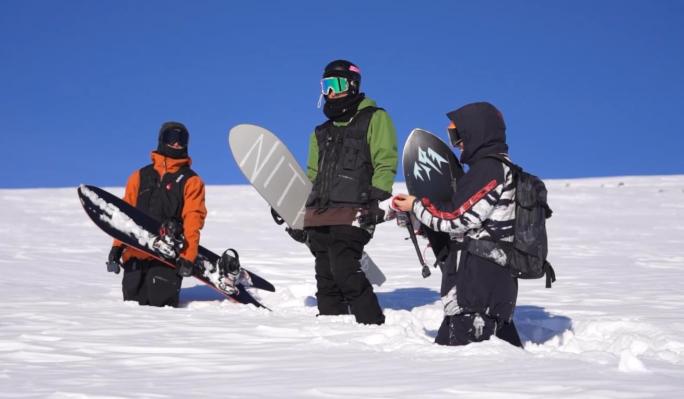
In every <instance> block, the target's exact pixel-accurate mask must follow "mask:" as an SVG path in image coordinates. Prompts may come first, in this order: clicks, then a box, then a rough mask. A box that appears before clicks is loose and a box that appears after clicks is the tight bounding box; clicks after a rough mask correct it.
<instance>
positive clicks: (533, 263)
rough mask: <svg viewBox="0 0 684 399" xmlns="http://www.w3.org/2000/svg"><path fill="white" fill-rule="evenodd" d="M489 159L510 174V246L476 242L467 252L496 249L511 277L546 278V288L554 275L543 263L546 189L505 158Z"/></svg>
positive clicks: (547, 212)
mask: <svg viewBox="0 0 684 399" xmlns="http://www.w3.org/2000/svg"><path fill="white" fill-rule="evenodd" d="M489 157H490V158H496V159H498V160H500V161H501V162H503V163H505V164H506V165H508V167H509V168H511V171H512V173H513V180H514V182H515V191H516V193H515V227H514V232H513V243H506V242H496V243H494V242H491V241H489V242H486V241H485V240H476V241H473V242H472V243H471V244H476V245H469V246H468V249H469V250H470V252H473V253H474V254H475V255H485V253H486V254H487V255H488V254H491V253H492V252H491V251H492V250H494V249H495V248H499V249H502V250H503V251H504V252H505V254H506V264H505V265H503V266H506V267H508V268H509V270H510V272H511V274H512V275H513V276H514V277H517V278H523V279H536V278H541V277H543V276H544V275H546V288H551V283H552V282H554V281H556V273H555V272H554V270H553V267H551V264H550V263H549V262H548V261H547V260H546V256H547V255H548V240H547V236H546V219H548V218H550V217H551V214H552V213H553V211H551V208H549V205H548V203H547V201H546V195H547V191H546V186H545V185H544V182H543V181H542V180H541V179H540V178H538V177H537V176H534V175H531V174H529V173H527V172H525V171H524V170H523V169H522V168H521V167H520V166H518V165H516V164H514V163H513V162H511V161H510V160H509V159H508V158H506V157H505V156H503V155H491V156H489ZM471 247H472V249H474V251H473V250H471ZM487 247H489V248H487ZM485 257H488V258H489V257H490V256H485Z"/></svg>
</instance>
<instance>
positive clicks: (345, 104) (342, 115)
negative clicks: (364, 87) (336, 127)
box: [323, 93, 366, 122]
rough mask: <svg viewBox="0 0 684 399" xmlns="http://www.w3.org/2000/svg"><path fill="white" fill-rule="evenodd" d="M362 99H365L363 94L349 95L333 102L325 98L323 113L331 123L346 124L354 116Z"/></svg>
mask: <svg viewBox="0 0 684 399" xmlns="http://www.w3.org/2000/svg"><path fill="white" fill-rule="evenodd" d="M364 98H366V95H365V94H363V93H357V94H355V95H352V94H350V95H348V96H345V97H342V98H336V99H334V100H329V99H328V98H327V97H326V100H325V105H324V106H323V113H324V114H325V116H327V117H328V119H330V120H332V121H335V122H346V121H348V120H350V119H351V118H352V117H353V116H354V115H356V111H357V110H358V108H359V104H360V103H361V101H363V99H364Z"/></svg>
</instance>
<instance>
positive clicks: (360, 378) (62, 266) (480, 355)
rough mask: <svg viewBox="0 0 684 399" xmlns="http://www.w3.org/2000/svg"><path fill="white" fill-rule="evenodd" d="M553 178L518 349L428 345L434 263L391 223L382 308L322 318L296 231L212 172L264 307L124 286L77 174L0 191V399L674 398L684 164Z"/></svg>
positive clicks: (679, 369) (214, 226)
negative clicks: (378, 316)
mask: <svg viewBox="0 0 684 399" xmlns="http://www.w3.org/2000/svg"><path fill="white" fill-rule="evenodd" d="M86 183H87V182H86ZM548 185H549V191H550V203H551V206H552V208H553V209H554V211H555V214H554V217H553V218H552V219H551V220H550V222H549V223H550V226H549V234H550V240H551V242H550V260H551V262H552V263H553V264H554V266H555V268H556V272H557V275H558V281H557V283H556V284H555V286H554V288H553V289H550V290H547V289H545V288H544V284H543V282H542V281H541V280H532V281H521V283H520V296H519V300H518V307H517V309H516V322H517V323H518V326H519V329H520V332H521V335H522V336H523V337H524V339H525V341H526V342H525V350H524V351H522V350H519V349H516V348H513V347H511V346H510V345H508V344H507V343H505V342H503V341H500V340H497V339H493V340H492V341H489V342H486V343H482V344H474V345H470V346H467V347H461V348H448V347H440V346H437V345H434V344H432V341H433V339H434V336H435V334H436V330H437V327H438V326H439V323H440V321H441V317H442V312H441V306H440V302H439V296H438V292H437V290H438V286H439V273H438V272H437V271H435V272H434V273H433V276H432V277H430V278H428V279H423V278H422V277H421V276H420V267H419V265H418V263H417V260H416V258H415V253H414V252H413V248H412V247H411V246H410V243H409V242H408V241H405V240H404V238H405V234H404V230H401V229H398V228H396V226H395V225H393V224H386V225H382V226H380V227H379V228H378V231H377V232H376V237H375V239H374V240H373V241H372V242H371V244H370V245H369V246H368V247H367V251H368V252H369V253H370V254H371V255H372V257H373V258H374V259H375V261H376V262H377V263H378V265H379V266H380V267H381V268H382V269H383V270H384V272H385V273H386V275H387V278H388V281H387V282H386V283H385V285H384V286H383V287H381V288H380V289H378V292H379V298H380V301H381V303H382V305H383V307H384V309H385V313H386V315H387V324H386V325H384V326H360V325H357V324H355V323H354V321H353V319H352V318H351V316H349V317H347V316H344V317H325V318H316V317H315V314H316V307H315V299H314V296H313V295H314V293H315V281H314V276H313V259H312V257H311V255H310V254H309V253H308V252H307V251H306V249H305V247H303V246H302V245H300V244H297V243H296V242H294V241H292V240H291V239H290V238H289V237H288V236H287V235H286V234H285V233H284V232H283V231H282V228H281V227H277V226H276V225H275V224H274V223H273V221H272V220H271V216H270V215H269V212H268V207H267V206H266V204H265V203H264V202H263V201H262V200H261V199H260V197H259V196H258V195H257V194H256V192H255V191H254V190H253V189H252V188H251V187H247V186H225V187H208V189H207V206H208V208H209V216H208V219H207V224H206V227H205V229H204V230H203V235H202V243H203V245H205V246H206V247H208V248H210V249H213V250H215V251H220V250H223V249H225V248H226V247H228V246H231V247H235V248H238V249H239V250H240V254H241V259H242V261H243V264H244V265H245V266H246V267H248V268H250V269H252V270H254V271H255V272H257V273H259V274H261V275H262V276H264V277H266V278H267V279H269V280H270V281H271V282H273V283H274V284H275V285H276V288H277V290H278V291H277V292H276V293H267V292H257V293H258V295H260V297H261V299H262V300H263V302H264V303H265V304H266V305H267V306H269V307H271V308H272V309H273V312H269V311H267V310H263V309H261V310H258V309H255V308H253V307H247V306H242V305H235V304H232V303H230V302H228V301H223V300H221V298H220V297H219V296H217V294H215V293H214V292H213V291H211V290H210V289H208V288H207V287H205V286H202V285H197V283H198V282H197V281H196V280H192V279H186V281H185V282H184V288H183V291H182V294H181V301H182V302H183V307H182V308H180V309H171V308H163V309H157V308H148V307H140V306H138V305H137V304H133V303H123V302H122V301H121V300H120V284H119V280H120V278H121V277H120V275H119V276H115V275H112V274H108V273H107V272H106V269H105V265H104V262H105V258H106V256H107V253H108V250H109V246H110V240H109V239H108V238H107V237H106V236H105V235H104V234H103V233H102V232H101V231H100V230H98V229H97V228H96V227H95V226H94V225H93V224H92V223H91V222H90V220H88V218H87V216H86V215H85V213H84V212H83V210H82V209H81V207H80V204H79V203H78V199H77V196H76V189H75V188H70V189H49V190H42V189H32V190H0V271H1V272H2V273H1V275H0V397H2V398H20V397H21V398H24V397H48V398H80V397H100V398H104V397H107V398H118V397H154V398H167V397H188V396H195V397H214V396H219V395H220V396H221V397H236V398H238V397H239V398H245V397H255V398H258V397H313V398H335V397H345V398H353V397H366V398H416V397H465V398H469V397H472V398H476V397H477V398H485V397H486V398H518V397H520V398H522V397H532V398H542V397H543V398H546V397H554V398H576V397H591V398H604V397H605V398H612V397H620V398H640V397H658V398H668V397H669V398H674V397H681V395H682V392H684V309H683V305H684V289H683V288H682V285H683V284H684V225H683V224H682V222H684V176H669V177H625V178H601V179H579V180H562V181H561V180H555V181H549V182H548ZM398 191H403V190H402V186H398V187H396V188H395V192H398ZM113 192H114V193H116V194H121V189H115V190H113Z"/></svg>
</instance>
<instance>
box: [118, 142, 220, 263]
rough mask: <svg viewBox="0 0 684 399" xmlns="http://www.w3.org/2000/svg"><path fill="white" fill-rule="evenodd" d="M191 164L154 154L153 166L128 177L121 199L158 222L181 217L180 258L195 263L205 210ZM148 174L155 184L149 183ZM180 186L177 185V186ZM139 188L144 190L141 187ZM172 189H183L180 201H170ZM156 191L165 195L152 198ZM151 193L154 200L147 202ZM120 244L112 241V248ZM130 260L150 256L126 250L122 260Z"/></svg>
mask: <svg viewBox="0 0 684 399" xmlns="http://www.w3.org/2000/svg"><path fill="white" fill-rule="evenodd" d="M191 164H192V160H191V159H190V158H182V159H174V158H168V157H165V156H163V155H161V154H159V153H157V152H156V151H153V152H152V164H151V165H149V166H147V167H145V168H142V169H140V170H136V171H135V172H133V174H131V176H130V177H129V178H128V182H127V183H126V191H125V193H124V197H123V199H124V201H126V202H128V203H129V204H131V205H133V206H135V207H136V208H138V209H140V210H142V211H143V212H145V213H147V214H149V215H151V216H153V217H155V218H157V219H159V220H160V221H161V220H164V219H167V218H171V217H178V218H180V220H181V221H182V222H183V234H184V235H185V240H186V241H187V246H186V247H185V249H184V250H183V252H181V257H182V258H184V259H187V260H189V261H190V262H194V261H195V258H196V257H197V251H198V248H199V241H200V229H202V227H204V219H205V218H206V216H207V208H206V206H205V204H204V183H203V182H202V179H201V178H200V177H199V176H198V175H197V174H195V172H193V171H192V169H190V165H191ZM154 172H156V173H154ZM150 175H151V176H152V180H154V184H151V183H150V178H149V176H150ZM141 176H142V177H141ZM179 184H180V186H178V187H176V185H179ZM141 185H143V186H147V187H141ZM174 188H176V189H180V188H182V193H180V192H179V194H178V195H179V196H180V195H182V198H178V200H179V201H174V199H173V194H172V193H173V192H174ZM155 190H165V191H166V192H157V193H158V194H160V195H154V191H155ZM151 193H152V195H153V196H154V198H155V199H156V201H150V199H149V197H150V195H151ZM174 202H177V204H178V209H175V210H174V209H173V206H174V205H173V203H174ZM169 204H171V205H169ZM143 208H147V209H143ZM169 208H171V210H169ZM121 245H123V244H122V243H121V241H118V240H114V246H121ZM131 258H137V259H150V258H151V256H150V255H147V254H145V253H143V252H141V251H138V250H137V249H135V248H130V247H126V250H125V251H124V254H123V256H122V259H123V261H124V262H126V261H127V260H129V259H131Z"/></svg>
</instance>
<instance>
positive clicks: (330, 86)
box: [321, 76, 349, 96]
mask: <svg viewBox="0 0 684 399" xmlns="http://www.w3.org/2000/svg"><path fill="white" fill-rule="evenodd" d="M347 90H349V81H348V80H347V78H341V77H337V76H331V77H329V78H323V79H321V93H323V95H325V96H328V95H330V93H331V92H332V93H333V94H340V93H344V92H345V91H347Z"/></svg>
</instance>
